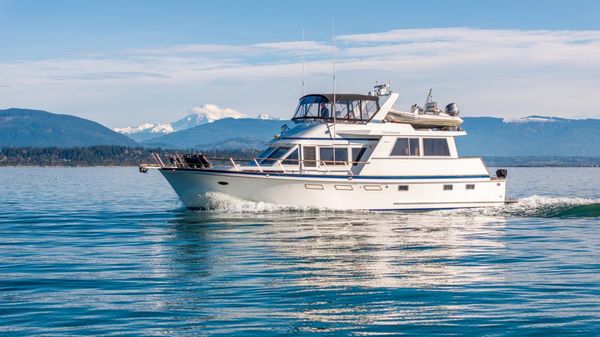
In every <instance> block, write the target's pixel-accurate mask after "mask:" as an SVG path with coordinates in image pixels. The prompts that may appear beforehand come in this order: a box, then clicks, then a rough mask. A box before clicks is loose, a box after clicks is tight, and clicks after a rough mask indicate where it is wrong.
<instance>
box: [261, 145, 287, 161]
mask: <svg viewBox="0 0 600 337" xmlns="http://www.w3.org/2000/svg"><path fill="white" fill-rule="evenodd" d="M289 149H290V148H289V147H278V148H277V150H275V151H273V153H271V154H270V155H269V157H268V159H263V160H262V161H261V162H260V164H261V165H273V164H274V163H275V162H276V161H277V159H279V158H281V156H283V155H284V154H286V153H287V152H288V151H289Z"/></svg>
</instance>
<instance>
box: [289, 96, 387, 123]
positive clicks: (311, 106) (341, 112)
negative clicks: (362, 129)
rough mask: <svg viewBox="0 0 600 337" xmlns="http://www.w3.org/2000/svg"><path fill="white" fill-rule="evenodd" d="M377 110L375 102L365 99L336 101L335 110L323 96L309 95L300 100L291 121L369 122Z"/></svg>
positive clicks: (377, 105) (377, 106)
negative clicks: (334, 120)
mask: <svg viewBox="0 0 600 337" xmlns="http://www.w3.org/2000/svg"><path fill="white" fill-rule="evenodd" d="M377 110H379V104H377V101H373V100H366V99H364V100H363V99H336V103H335V108H334V104H332V103H331V102H330V101H329V100H328V99H327V98H326V97H325V96H320V95H309V96H304V97H302V98H301V99H300V102H299V104H298V107H297V108H296V112H295V113H294V117H293V118H292V119H333V111H335V118H336V119H339V120H341V121H344V120H346V121H369V120H370V119H371V117H373V115H374V114H375V113H376V112H377Z"/></svg>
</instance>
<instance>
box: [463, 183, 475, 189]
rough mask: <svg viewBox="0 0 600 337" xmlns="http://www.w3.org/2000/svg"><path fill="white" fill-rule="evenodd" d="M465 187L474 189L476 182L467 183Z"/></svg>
mask: <svg viewBox="0 0 600 337" xmlns="http://www.w3.org/2000/svg"><path fill="white" fill-rule="evenodd" d="M465 188H466V189H467V190H474V189H475V184H467V185H465Z"/></svg>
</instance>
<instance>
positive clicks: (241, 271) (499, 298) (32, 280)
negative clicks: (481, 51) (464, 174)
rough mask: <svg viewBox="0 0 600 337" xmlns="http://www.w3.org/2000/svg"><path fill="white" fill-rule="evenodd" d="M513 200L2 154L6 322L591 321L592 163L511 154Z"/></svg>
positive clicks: (71, 331) (597, 179)
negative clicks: (217, 186) (273, 186)
mask: <svg viewBox="0 0 600 337" xmlns="http://www.w3.org/2000/svg"><path fill="white" fill-rule="evenodd" d="M509 179H510V183H509V184H510V185H509V195H510V196H511V197H513V198H517V199H519V202H518V203H517V204H515V205H511V206H509V207H503V208H498V209H486V210H469V211H445V212H430V213H409V214H405V213H396V212H379V213H376V212H372V213H368V212H327V211H318V210H312V211H290V210H285V211H284V210H278V209H277V207H275V206H272V205H264V204H253V203H245V202H239V201H235V200H223V201H222V202H221V203H220V204H219V205H220V206H219V210H216V211H205V212H190V211H187V210H185V209H183V208H181V206H180V204H179V202H178V201H177V197H176V196H175V194H174V193H173V192H172V190H171V189H170V187H169V186H168V185H167V184H166V182H165V181H164V180H163V179H162V177H161V176H160V175H159V174H158V173H157V172H154V173H149V174H146V175H143V174H139V173H138V172H137V169H136V168H1V169H0V333H3V334H4V335H7V336H31V335H44V336H58V335H76V336H82V335H105V336H111V335H114V336H213V335H228V336H275V335H323V336H376V335H386V336H389V335H412V336H432V335H445V336H448V335H456V336H478V335H485V336H567V335H573V336H598V335H600V200H599V199H600V169H597V168H596V169H564V168H560V169H549V168H531V169H524V168H523V169H521V168H520V169H511V170H510V171H509Z"/></svg>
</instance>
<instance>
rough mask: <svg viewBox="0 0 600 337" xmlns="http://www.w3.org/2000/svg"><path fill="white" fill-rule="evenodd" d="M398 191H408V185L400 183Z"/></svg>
mask: <svg viewBox="0 0 600 337" xmlns="http://www.w3.org/2000/svg"><path fill="white" fill-rule="evenodd" d="M398 191H404V192H405V191H408V185H398Z"/></svg>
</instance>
